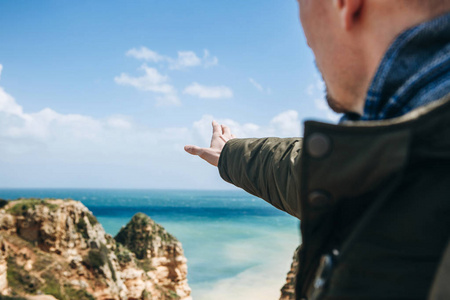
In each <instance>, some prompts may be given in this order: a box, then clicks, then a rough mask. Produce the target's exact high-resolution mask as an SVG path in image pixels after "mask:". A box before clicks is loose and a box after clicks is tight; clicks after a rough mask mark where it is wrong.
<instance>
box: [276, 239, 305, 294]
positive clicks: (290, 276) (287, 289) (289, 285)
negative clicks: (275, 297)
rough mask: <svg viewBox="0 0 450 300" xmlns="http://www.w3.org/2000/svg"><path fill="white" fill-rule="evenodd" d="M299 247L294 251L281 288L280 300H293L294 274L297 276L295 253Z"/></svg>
mask: <svg viewBox="0 0 450 300" xmlns="http://www.w3.org/2000/svg"><path fill="white" fill-rule="evenodd" d="M299 249H300V246H299V247H298V248H297V249H296V250H295V252H294V257H293V258H292V264H291V269H290V270H289V272H288V273H287V276H286V283H285V284H284V285H283V287H282V288H281V297H280V300H295V274H297V267H298V260H297V257H298V256H297V252H298V251H299Z"/></svg>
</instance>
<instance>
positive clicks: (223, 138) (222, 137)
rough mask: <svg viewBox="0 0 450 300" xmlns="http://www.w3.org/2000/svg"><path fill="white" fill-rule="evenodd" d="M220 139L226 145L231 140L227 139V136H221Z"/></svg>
mask: <svg viewBox="0 0 450 300" xmlns="http://www.w3.org/2000/svg"><path fill="white" fill-rule="evenodd" d="M220 139H221V140H222V141H224V142H225V143H226V142H228V141H229V138H227V137H225V136H223V135H221V136H220Z"/></svg>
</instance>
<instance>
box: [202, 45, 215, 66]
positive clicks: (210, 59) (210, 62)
mask: <svg viewBox="0 0 450 300" xmlns="http://www.w3.org/2000/svg"><path fill="white" fill-rule="evenodd" d="M203 64H204V66H205V67H207V68H208V67H212V66H216V65H217V64H219V59H218V58H217V57H216V56H211V55H210V54H209V51H208V49H205V50H204V51H203Z"/></svg>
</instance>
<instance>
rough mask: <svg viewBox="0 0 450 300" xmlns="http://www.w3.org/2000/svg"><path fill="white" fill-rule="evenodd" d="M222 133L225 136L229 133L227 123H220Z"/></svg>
mask: <svg viewBox="0 0 450 300" xmlns="http://www.w3.org/2000/svg"><path fill="white" fill-rule="evenodd" d="M222 134H224V135H226V136H230V135H231V130H230V128H229V127H228V126H227V125H222Z"/></svg>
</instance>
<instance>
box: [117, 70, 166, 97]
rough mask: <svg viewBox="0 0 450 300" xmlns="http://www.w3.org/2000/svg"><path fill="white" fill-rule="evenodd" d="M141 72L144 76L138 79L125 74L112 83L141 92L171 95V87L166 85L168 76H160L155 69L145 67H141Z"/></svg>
mask: <svg viewBox="0 0 450 300" xmlns="http://www.w3.org/2000/svg"><path fill="white" fill-rule="evenodd" d="M140 69H141V70H143V71H144V73H145V74H144V75H143V76H140V77H133V76H130V75H128V74H126V73H122V74H120V76H117V77H115V78H114V81H115V82H116V83H117V84H120V85H129V86H133V87H135V88H137V89H139V90H142V91H150V92H155V93H163V94H166V93H171V92H173V91H174V88H173V86H171V85H170V84H168V83H167V81H168V80H169V77H168V76H164V75H161V74H160V73H159V72H158V70H157V69H155V68H149V67H148V66H147V65H142V66H141V68H140Z"/></svg>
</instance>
